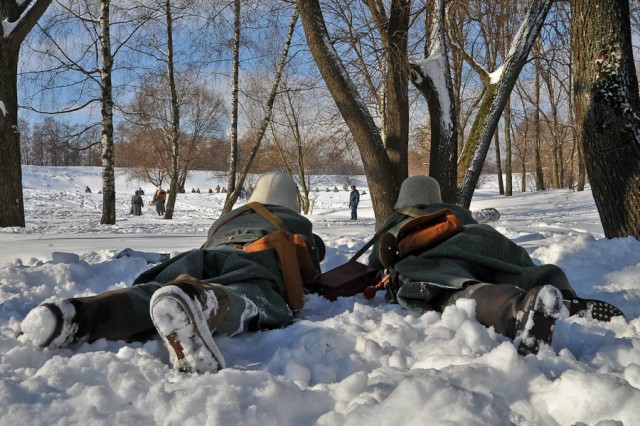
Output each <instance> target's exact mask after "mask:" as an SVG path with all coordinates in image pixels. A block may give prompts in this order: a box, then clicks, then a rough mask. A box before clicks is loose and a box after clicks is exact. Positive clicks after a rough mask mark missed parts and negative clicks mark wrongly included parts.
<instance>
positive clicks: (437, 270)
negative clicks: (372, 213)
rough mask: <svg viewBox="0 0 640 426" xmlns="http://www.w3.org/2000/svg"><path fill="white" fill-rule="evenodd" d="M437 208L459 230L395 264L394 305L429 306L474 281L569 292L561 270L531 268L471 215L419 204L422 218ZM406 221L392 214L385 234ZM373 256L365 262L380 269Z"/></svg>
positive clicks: (508, 243) (523, 255)
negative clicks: (452, 219) (396, 287)
mask: <svg viewBox="0 0 640 426" xmlns="http://www.w3.org/2000/svg"><path fill="white" fill-rule="evenodd" d="M442 209H448V210H450V211H451V213H453V214H454V215H455V216H456V217H458V219H460V220H461V221H462V222H463V224H464V226H463V230H462V231H461V232H459V233H457V234H456V235H454V236H452V237H450V238H449V239H447V240H446V241H444V242H442V243H440V244H439V245H437V246H436V247H433V248H431V249H428V250H426V251H424V252H422V253H419V254H415V255H409V256H406V257H405V258H403V259H401V260H400V261H398V262H397V263H396V264H395V269H396V271H397V273H398V274H399V277H400V279H401V280H402V282H403V285H402V287H401V288H400V289H399V291H398V294H397V296H398V299H399V301H401V300H400V299H404V301H405V302H407V303H406V304H407V305H415V303H414V302H429V301H431V300H433V299H434V298H435V297H437V296H439V295H444V294H443V293H444V292H451V291H457V290H461V289H464V288H465V287H466V286H469V285H472V284H477V283H492V284H509V285H514V286H517V287H519V288H521V289H523V290H529V289H531V288H533V287H536V286H539V285H544V284H551V285H553V286H555V287H557V288H559V289H561V290H571V286H570V284H569V281H568V279H567V277H566V275H565V274H564V272H563V271H562V270H561V269H560V268H558V267H557V266H556V265H536V264H535V263H534V262H533V261H532V260H531V257H529V254H528V253H527V251H526V250H525V249H524V248H522V247H520V246H518V245H517V244H515V243H514V242H512V241H511V240H509V239H508V238H507V237H505V236H504V235H502V234H501V233H499V232H498V231H496V230H495V229H494V228H492V227H491V226H489V225H486V224H478V223H477V222H476V221H475V220H474V219H473V216H472V215H471V212H470V211H468V210H466V209H464V208H461V207H459V206H456V205H453V204H446V203H436V204H429V205H427V206H420V210H421V211H423V212H424V213H425V214H428V213H433V212H435V211H438V210H442ZM411 219H412V218H411V217H408V216H406V215H404V214H401V213H398V212H396V213H394V214H393V215H391V217H390V218H389V219H388V220H387V222H386V223H385V225H388V224H393V225H391V228H390V231H389V232H391V233H393V234H394V235H397V233H398V231H399V230H400V228H401V227H402V225H404V224H405V223H406V222H408V221H409V220H411ZM385 225H383V226H385ZM377 255H378V250H377V244H376V245H375V246H374V248H373V251H372V254H371V256H370V258H369V264H370V265H372V266H375V267H379V268H381V265H380V262H379V260H378V256H377ZM401 303H402V301H401ZM403 304H404V303H403Z"/></svg>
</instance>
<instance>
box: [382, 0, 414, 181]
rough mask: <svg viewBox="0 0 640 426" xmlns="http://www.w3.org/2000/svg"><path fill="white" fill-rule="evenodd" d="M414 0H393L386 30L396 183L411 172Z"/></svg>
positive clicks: (388, 142) (389, 135)
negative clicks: (410, 41) (409, 51)
mask: <svg viewBox="0 0 640 426" xmlns="http://www.w3.org/2000/svg"><path fill="white" fill-rule="evenodd" d="M410 16H411V1H409V0H392V2H391V7H390V9H389V21H388V24H387V30H386V39H387V46H386V49H385V54H386V60H387V70H388V72H387V75H386V89H387V90H386V91H387V99H386V108H385V109H384V115H385V117H386V120H385V121H386V123H385V124H386V127H385V128H386V139H385V147H386V151H387V155H388V156H389V161H391V165H392V168H393V171H394V174H395V180H396V182H402V181H403V180H404V179H405V178H406V177H407V176H408V175H409V154H408V153H409V83H408V82H409V63H408V61H407V38H408V29H409V18H410Z"/></svg>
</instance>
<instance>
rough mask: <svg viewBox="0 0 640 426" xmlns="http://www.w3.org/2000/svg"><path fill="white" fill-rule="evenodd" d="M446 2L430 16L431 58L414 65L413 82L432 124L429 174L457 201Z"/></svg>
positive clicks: (446, 196)
mask: <svg viewBox="0 0 640 426" xmlns="http://www.w3.org/2000/svg"><path fill="white" fill-rule="evenodd" d="M444 20H445V4H444V1H442V0H439V1H437V2H436V3H435V5H434V10H433V12H432V15H431V28H432V31H431V34H430V36H429V37H428V41H429V47H428V49H425V50H426V52H427V54H428V57H427V59H425V60H423V61H420V62H413V63H412V64H411V71H412V73H411V81H412V83H413V84H414V85H415V86H416V88H417V89H418V90H419V91H420V93H421V94H422V95H423V96H424V97H425V99H426V100H427V105H428V108H429V118H430V120H431V121H430V124H431V155H430V158H429V176H431V177H433V178H435V179H436V180H437V181H438V183H439V184H440V192H441V193H442V200H443V201H445V202H448V203H455V202H456V201H457V194H458V191H457V183H456V173H457V169H456V162H457V158H458V128H457V125H456V122H457V120H456V110H455V102H454V92H453V80H452V78H451V66H450V64H449V52H448V50H449V49H448V46H447V38H446V33H445V29H444Z"/></svg>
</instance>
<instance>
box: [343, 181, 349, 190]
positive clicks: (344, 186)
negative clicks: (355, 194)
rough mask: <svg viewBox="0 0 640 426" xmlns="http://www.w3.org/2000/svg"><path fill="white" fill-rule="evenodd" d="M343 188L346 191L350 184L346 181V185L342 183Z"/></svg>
mask: <svg viewBox="0 0 640 426" xmlns="http://www.w3.org/2000/svg"><path fill="white" fill-rule="evenodd" d="M342 189H343V190H345V191H348V190H349V185H347V184H346V183H345V184H344V185H342Z"/></svg>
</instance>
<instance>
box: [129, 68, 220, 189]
mask: <svg viewBox="0 0 640 426" xmlns="http://www.w3.org/2000/svg"><path fill="white" fill-rule="evenodd" d="M197 78H198V76H197V74H196V75H191V74H190V73H189V72H183V73H179V74H178V76H177V78H176V79H175V80H176V81H175V95H176V99H177V103H178V110H179V111H180V123H181V125H180V134H179V137H178V138H177V150H178V159H179V161H178V163H179V167H178V172H177V187H178V188H183V187H184V184H185V182H186V179H187V175H188V173H189V171H190V170H192V169H193V167H194V165H195V163H196V162H197V160H198V156H200V155H203V152H202V149H200V145H201V144H202V143H203V142H205V141H206V140H208V139H211V138H213V137H214V136H215V135H216V134H217V133H218V132H220V131H221V127H222V120H223V117H224V116H225V115H226V109H225V107H224V103H223V100H222V99H221V98H220V96H218V95H217V94H216V93H214V92H213V91H212V90H211V89H210V88H208V87H206V86H204V85H203V84H201V83H199V82H197V81H192V80H197ZM144 80H145V82H144V83H143V84H142V86H141V87H140V89H139V90H138V91H137V92H136V94H135V95H134V99H133V102H132V104H131V105H130V107H129V108H128V110H127V117H128V120H129V124H128V126H126V128H124V127H123V128H122V131H123V132H124V133H125V134H126V136H127V139H128V140H127V141H126V142H124V144H125V146H124V148H123V149H126V150H127V151H128V153H129V154H128V159H127V161H126V164H124V163H123V164H122V165H125V166H126V167H127V168H128V169H129V173H130V174H131V175H132V176H134V177H136V178H138V179H141V180H145V181H149V182H151V183H153V184H154V185H155V186H161V185H162V183H163V182H164V180H165V179H166V178H167V177H169V176H172V173H173V170H174V169H173V167H174V162H173V158H174V152H175V149H176V140H175V139H174V133H173V132H174V121H173V118H172V117H173V116H172V110H173V103H172V95H171V90H170V89H169V83H168V82H167V75H166V74H162V75H159V74H157V73H149V74H147V77H146V78H145V79H144ZM204 155H211V153H210V152H206V153H204Z"/></svg>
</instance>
